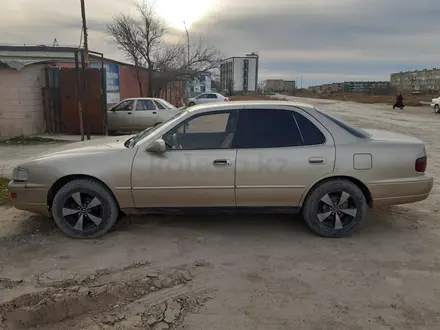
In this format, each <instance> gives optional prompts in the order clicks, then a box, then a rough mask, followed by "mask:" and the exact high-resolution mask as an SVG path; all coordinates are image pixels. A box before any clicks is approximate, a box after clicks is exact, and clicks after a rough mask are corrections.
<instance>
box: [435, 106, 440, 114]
mask: <svg viewBox="0 0 440 330" xmlns="http://www.w3.org/2000/svg"><path fill="white" fill-rule="evenodd" d="M439 112H440V105H438V104H436V105H435V106H434V113H439Z"/></svg>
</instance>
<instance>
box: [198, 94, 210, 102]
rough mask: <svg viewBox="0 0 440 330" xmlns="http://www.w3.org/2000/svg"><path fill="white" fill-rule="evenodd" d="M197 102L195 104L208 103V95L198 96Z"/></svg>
mask: <svg viewBox="0 0 440 330" xmlns="http://www.w3.org/2000/svg"><path fill="white" fill-rule="evenodd" d="M196 100H197V104H205V103H208V102H209V100H208V94H200V95H199V96H197V97H196Z"/></svg>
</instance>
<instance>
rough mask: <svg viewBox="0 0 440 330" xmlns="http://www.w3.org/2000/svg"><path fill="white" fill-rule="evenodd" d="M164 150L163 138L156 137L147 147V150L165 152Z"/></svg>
mask: <svg viewBox="0 0 440 330" xmlns="http://www.w3.org/2000/svg"><path fill="white" fill-rule="evenodd" d="M165 150H166V147H165V141H164V140H163V139H157V140H156V141H154V142H153V143H152V144H150V146H149V147H148V148H147V151H150V152H157V153H163V152H165Z"/></svg>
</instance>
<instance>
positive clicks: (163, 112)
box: [154, 100, 177, 123]
mask: <svg viewBox="0 0 440 330" xmlns="http://www.w3.org/2000/svg"><path fill="white" fill-rule="evenodd" d="M154 104H155V105H156V107H157V113H158V117H157V120H156V122H157V123H163V122H165V121H167V120H168V119H170V118H171V117H173V116H174V115H175V114H176V113H177V109H176V108H166V107H165V105H164V104H163V103H162V102H161V101H159V100H154Z"/></svg>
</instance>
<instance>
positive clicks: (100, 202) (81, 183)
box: [52, 179, 119, 238]
mask: <svg viewBox="0 0 440 330" xmlns="http://www.w3.org/2000/svg"><path fill="white" fill-rule="evenodd" d="M52 215H53V218H54V220H55V223H56V224H57V226H58V227H59V228H60V229H61V231H62V232H63V233H64V234H66V235H68V236H70V237H74V238H95V237H99V236H102V235H104V234H105V233H106V232H108V231H109V230H110V229H111V228H112V227H113V225H114V223H115V222H116V220H117V219H118V216H119V207H118V204H117V202H116V201H115V199H114V197H113V195H112V194H111V192H110V191H109V190H108V188H107V187H105V186H104V185H102V184H101V183H99V182H97V181H95V180H91V179H77V180H73V181H70V182H68V183H67V184H65V185H64V186H63V187H62V188H61V189H60V190H59V191H58V192H57V194H56V195H55V198H54V200H53V204H52Z"/></svg>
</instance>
